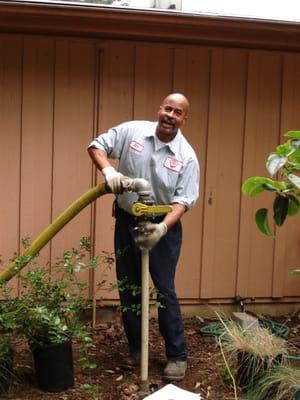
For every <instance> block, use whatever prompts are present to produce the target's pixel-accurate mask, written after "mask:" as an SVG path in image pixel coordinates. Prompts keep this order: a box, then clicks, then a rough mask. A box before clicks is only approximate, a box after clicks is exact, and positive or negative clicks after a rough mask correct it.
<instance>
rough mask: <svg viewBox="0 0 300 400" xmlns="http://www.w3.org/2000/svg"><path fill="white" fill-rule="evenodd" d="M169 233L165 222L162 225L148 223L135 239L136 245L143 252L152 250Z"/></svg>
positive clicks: (140, 229)
mask: <svg viewBox="0 0 300 400" xmlns="http://www.w3.org/2000/svg"><path fill="white" fill-rule="evenodd" d="M167 231H168V228H167V225H166V224H165V223H164V222H161V223H160V224H153V223H151V222H146V223H145V224H143V225H142V227H141V228H139V234H138V236H137V237H136V239H135V241H136V244H137V245H138V246H139V248H140V249H141V250H151V249H152V247H154V246H155V245H156V243H157V242H158V241H159V240H160V239H161V238H162V237H163V236H164V235H165V234H166V233H167Z"/></svg>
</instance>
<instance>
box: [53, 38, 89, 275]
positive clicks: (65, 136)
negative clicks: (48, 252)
mask: <svg viewBox="0 0 300 400" xmlns="http://www.w3.org/2000/svg"><path fill="white" fill-rule="evenodd" d="M95 54H96V52H95V46H94V43H93V42H92V41H91V42H88V41H80V40H71V39H69V40H64V39H59V40H58V41H57V44H56V66H55V110H54V159H53V163H54V164H53V211H52V216H53V218H55V217H56V216H57V215H59V214H60V213H61V212H62V211H64V210H65V209H66V208H67V207H68V206H69V205H70V204H71V203H72V202H73V201H74V200H76V199H77V198H78V197H79V196H80V195H82V194H83V193H84V192H86V191H87V190H88V189H89V188H90V187H91V169H92V165H91V162H90V160H89V157H88V155H87V144H88V143H89V140H90V138H91V132H93V130H94V80H95ZM90 234H91V207H90V206H89V207H87V208H86V209H84V210H83V211H82V212H81V213H80V214H79V215H78V216H76V218H75V219H73V220H72V221H71V222H70V223H69V224H68V225H66V226H65V227H64V229H63V230H62V231H60V232H59V233H58V234H57V235H56V236H55V237H54V239H53V240H52V257H53V261H52V263H53V262H54V261H55V258H56V257H58V256H59V257H61V256H62V253H63V250H65V249H70V248H72V247H74V246H76V247H77V246H78V244H79V240H80V238H81V237H82V236H86V235H90ZM82 279H83V280H85V281H87V282H88V281H89V274H88V272H86V273H85V274H84V276H83V277H82Z"/></svg>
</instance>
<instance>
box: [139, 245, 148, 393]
mask: <svg viewBox="0 0 300 400" xmlns="http://www.w3.org/2000/svg"><path fill="white" fill-rule="evenodd" d="M141 256H142V299H141V306H142V332H141V382H140V389H141V391H143V392H146V393H147V392H149V382H148V364H149V250H141Z"/></svg>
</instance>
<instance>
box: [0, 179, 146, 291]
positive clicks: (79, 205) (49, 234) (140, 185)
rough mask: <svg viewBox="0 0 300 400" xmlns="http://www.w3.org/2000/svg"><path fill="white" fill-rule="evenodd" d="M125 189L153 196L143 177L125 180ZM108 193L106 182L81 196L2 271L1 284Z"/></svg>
mask: <svg viewBox="0 0 300 400" xmlns="http://www.w3.org/2000/svg"><path fill="white" fill-rule="evenodd" d="M123 191H133V192H137V194H138V195H139V197H140V196H148V197H151V188H150V185H149V183H148V181H146V180H145V179H142V178H136V179H130V178H128V179H126V180H124V185H123ZM107 193H111V191H110V189H109V188H108V186H107V185H106V184H105V183H101V184H99V185H96V186H95V187H93V188H92V189H90V190H88V191H87V192H86V193H84V194H83V195H82V196H80V197H79V198H78V199H77V200H76V201H75V202H74V203H72V204H71V205H70V206H69V207H68V208H67V209H66V210H65V211H64V212H62V213H61V214H60V215H59V216H58V217H57V218H56V219H55V220H54V221H53V222H52V223H51V224H50V225H49V226H48V227H47V228H46V229H45V230H44V231H43V232H42V233H41V234H40V235H39V236H38V237H37V238H36V239H35V240H34V241H33V242H32V243H31V245H30V246H29V247H28V248H27V249H26V250H25V252H24V253H23V254H22V255H21V256H19V257H17V258H16V259H15V260H14V261H13V262H12V263H11V264H10V265H9V266H8V267H7V268H6V269H5V270H4V271H3V272H1V273H0V284H1V283H4V282H7V281H9V280H10V279H11V278H13V277H14V276H15V275H16V274H17V273H18V272H19V271H21V269H22V268H24V267H25V266H26V265H27V264H28V263H29V262H30V260H32V258H33V257H35V256H36V255H37V254H38V253H39V251H40V250H41V249H42V248H43V247H44V246H45V245H46V244H47V243H48V242H49V241H50V240H51V239H52V238H53V237H54V236H55V235H56V234H57V233H58V232H59V231H60V230H61V229H62V228H63V227H64V226H65V225H66V224H67V223H68V222H70V221H71V220H72V219H73V218H74V217H75V216H76V215H77V214H78V213H79V212H80V211H82V210H83V209H84V208H85V207H86V206H88V205H89V204H90V203H92V202H93V201H94V200H96V199H97V198H98V197H101V196H103V195H104V194H107Z"/></svg>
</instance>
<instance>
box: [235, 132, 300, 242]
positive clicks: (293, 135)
mask: <svg viewBox="0 0 300 400" xmlns="http://www.w3.org/2000/svg"><path fill="white" fill-rule="evenodd" d="M284 136H286V137H288V138H289V139H288V140H287V141H286V142H285V143H283V144H280V145H279V146H277V147H276V149H275V151H274V152H272V153H271V154H270V155H269V156H268V158H267V161H266V168H267V170H268V172H269V174H270V176H271V177H273V176H274V175H276V174H278V175H277V177H278V179H277V180H274V179H271V178H267V177H262V176H253V177H250V178H248V179H247V180H246V181H245V182H244V183H243V186H242V191H243V193H244V194H246V195H248V196H250V197H254V196H256V195H258V194H259V193H262V192H264V191H267V192H272V193H273V194H274V195H275V197H274V200H273V220H274V222H275V224H276V225H277V226H282V225H283V223H284V222H285V220H286V218H287V217H288V216H294V215H298V214H299V212H300V202H299V199H300V176H299V172H300V131H288V132H286V133H285V134H284ZM255 221H256V224H257V226H258V228H259V230H260V231H261V232H262V233H264V234H265V235H268V236H273V232H272V230H271V229H270V226H269V222H268V209H267V208H261V209H259V210H258V211H257V212H256V215H255Z"/></svg>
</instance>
